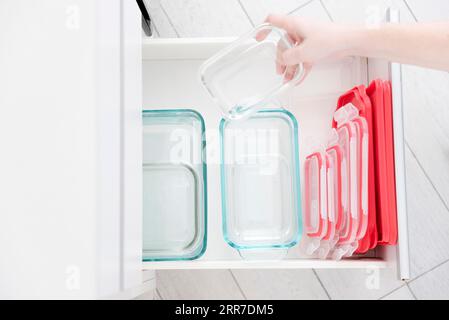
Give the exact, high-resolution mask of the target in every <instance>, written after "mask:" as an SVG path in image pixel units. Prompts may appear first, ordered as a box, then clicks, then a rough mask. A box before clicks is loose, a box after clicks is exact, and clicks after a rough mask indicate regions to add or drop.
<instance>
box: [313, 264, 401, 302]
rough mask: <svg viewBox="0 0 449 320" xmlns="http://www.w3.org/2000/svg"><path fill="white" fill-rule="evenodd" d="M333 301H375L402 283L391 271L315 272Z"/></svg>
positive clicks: (325, 270)
mask: <svg viewBox="0 0 449 320" xmlns="http://www.w3.org/2000/svg"><path fill="white" fill-rule="evenodd" d="M316 272H317V274H318V277H319V278H320V279H321V282H322V283H323V285H324V287H325V288H326V290H327V292H328V293H329V295H330V297H331V299H333V300H347V299H351V300H352V299H354V300H377V299H379V298H381V297H383V296H385V295H386V294H388V293H389V292H391V291H393V290H395V289H396V288H399V287H400V286H402V285H403V284H404V283H403V282H402V281H400V280H398V277H397V273H396V272H395V271H394V270H393V269H375V268H372V269H342V270H338V269H322V270H316Z"/></svg>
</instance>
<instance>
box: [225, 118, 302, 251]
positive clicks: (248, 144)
mask: <svg viewBox="0 0 449 320" xmlns="http://www.w3.org/2000/svg"><path fill="white" fill-rule="evenodd" d="M220 143H221V191H222V214H223V234H224V238H225V240H226V241H227V242H228V244H229V245H230V246H232V247H234V248H236V249H238V250H239V252H240V254H241V255H242V257H247V255H246V254H245V253H246V252H249V251H247V250H249V249H288V248H289V247H291V246H293V245H295V244H296V243H297V242H298V241H299V237H300V234H301V233H302V230H301V229H302V223H301V203H300V202H301V200H300V199H301V197H300V181H299V159H298V126H297V122H296V119H295V118H294V116H293V115H292V114H291V113H290V112H288V111H286V110H283V109H280V110H260V111H258V112H257V113H254V114H252V115H251V116H250V117H248V118H246V119H244V120H239V121H230V120H225V119H223V120H222V122H221V125H220ZM266 256H267V255H265V254H264V256H263V257H266Z"/></svg>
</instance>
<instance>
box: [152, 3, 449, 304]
mask: <svg viewBox="0 0 449 320" xmlns="http://www.w3.org/2000/svg"><path fill="white" fill-rule="evenodd" d="M148 2H149V5H150V8H151V12H150V14H151V16H152V18H153V23H154V29H155V31H156V36H158V37H204V36H237V35H239V34H241V33H243V32H244V31H246V30H248V29H250V28H251V27H252V26H254V25H257V24H259V23H260V22H262V21H263V19H264V17H265V16H266V15H267V14H268V13H270V12H273V13H289V14H293V15H298V16H307V17H312V18H315V19H320V20H333V21H336V22H359V23H364V22H370V21H373V19H377V18H378V17H380V16H382V15H383V12H384V10H385V8H386V7H387V6H390V5H394V6H396V7H398V8H399V9H401V16H402V20H403V21H406V22H412V23H413V22H424V21H433V20H442V19H445V20H449V1H447V0H426V1H424V0H338V1H337V0H227V1H223V0H148ZM404 69H405V70H404V85H405V92H404V107H405V135H406V170H407V192H408V213H409V238H410V251H411V269H412V280H411V281H409V282H407V283H405V284H404V283H403V282H400V281H397V280H396V275H395V274H393V273H392V272H391V271H381V273H380V283H379V286H378V288H377V289H370V288H368V287H367V286H366V278H367V273H366V271H365V270H360V271H355V270H233V271H231V270H210V271H160V272H158V273H157V281H158V288H157V298H158V299H432V298H437V299H443V298H445V299H449V74H448V73H446V72H439V71H433V70H427V69H422V68H417V67H413V66H406V67H405V68H404Z"/></svg>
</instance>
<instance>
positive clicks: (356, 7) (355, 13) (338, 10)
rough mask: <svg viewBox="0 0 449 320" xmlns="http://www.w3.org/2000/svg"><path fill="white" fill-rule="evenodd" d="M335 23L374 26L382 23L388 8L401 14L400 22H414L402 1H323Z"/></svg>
mask: <svg viewBox="0 0 449 320" xmlns="http://www.w3.org/2000/svg"><path fill="white" fill-rule="evenodd" d="M323 4H324V6H325V7H326V8H327V10H328V11H329V13H330V15H331V16H332V18H333V20H334V21H335V22H342V23H359V24H366V25H370V26H372V25H374V24H378V23H379V22H382V21H384V18H385V12H386V10H387V8H388V7H390V6H393V7H395V8H398V9H399V10H400V12H401V21H403V22H415V20H414V18H413V15H412V14H411V13H410V11H409V10H408V7H407V6H406V4H405V3H404V2H403V1H402V0H339V1H336V0H323Z"/></svg>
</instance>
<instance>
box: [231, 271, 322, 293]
mask: <svg viewBox="0 0 449 320" xmlns="http://www.w3.org/2000/svg"><path fill="white" fill-rule="evenodd" d="M232 273H233V274H234V275H235V278H236V280H237V282H238V283H239V285H240V288H241V289H242V291H243V293H244V294H245V296H246V298H247V299H263V300H270V299H273V300H275V299H307V300H316V299H328V297H327V295H326V292H325V291H324V289H323V287H322V286H321V284H320V282H319V281H318V279H317V277H316V276H315V274H314V273H313V270H233V271H232Z"/></svg>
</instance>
